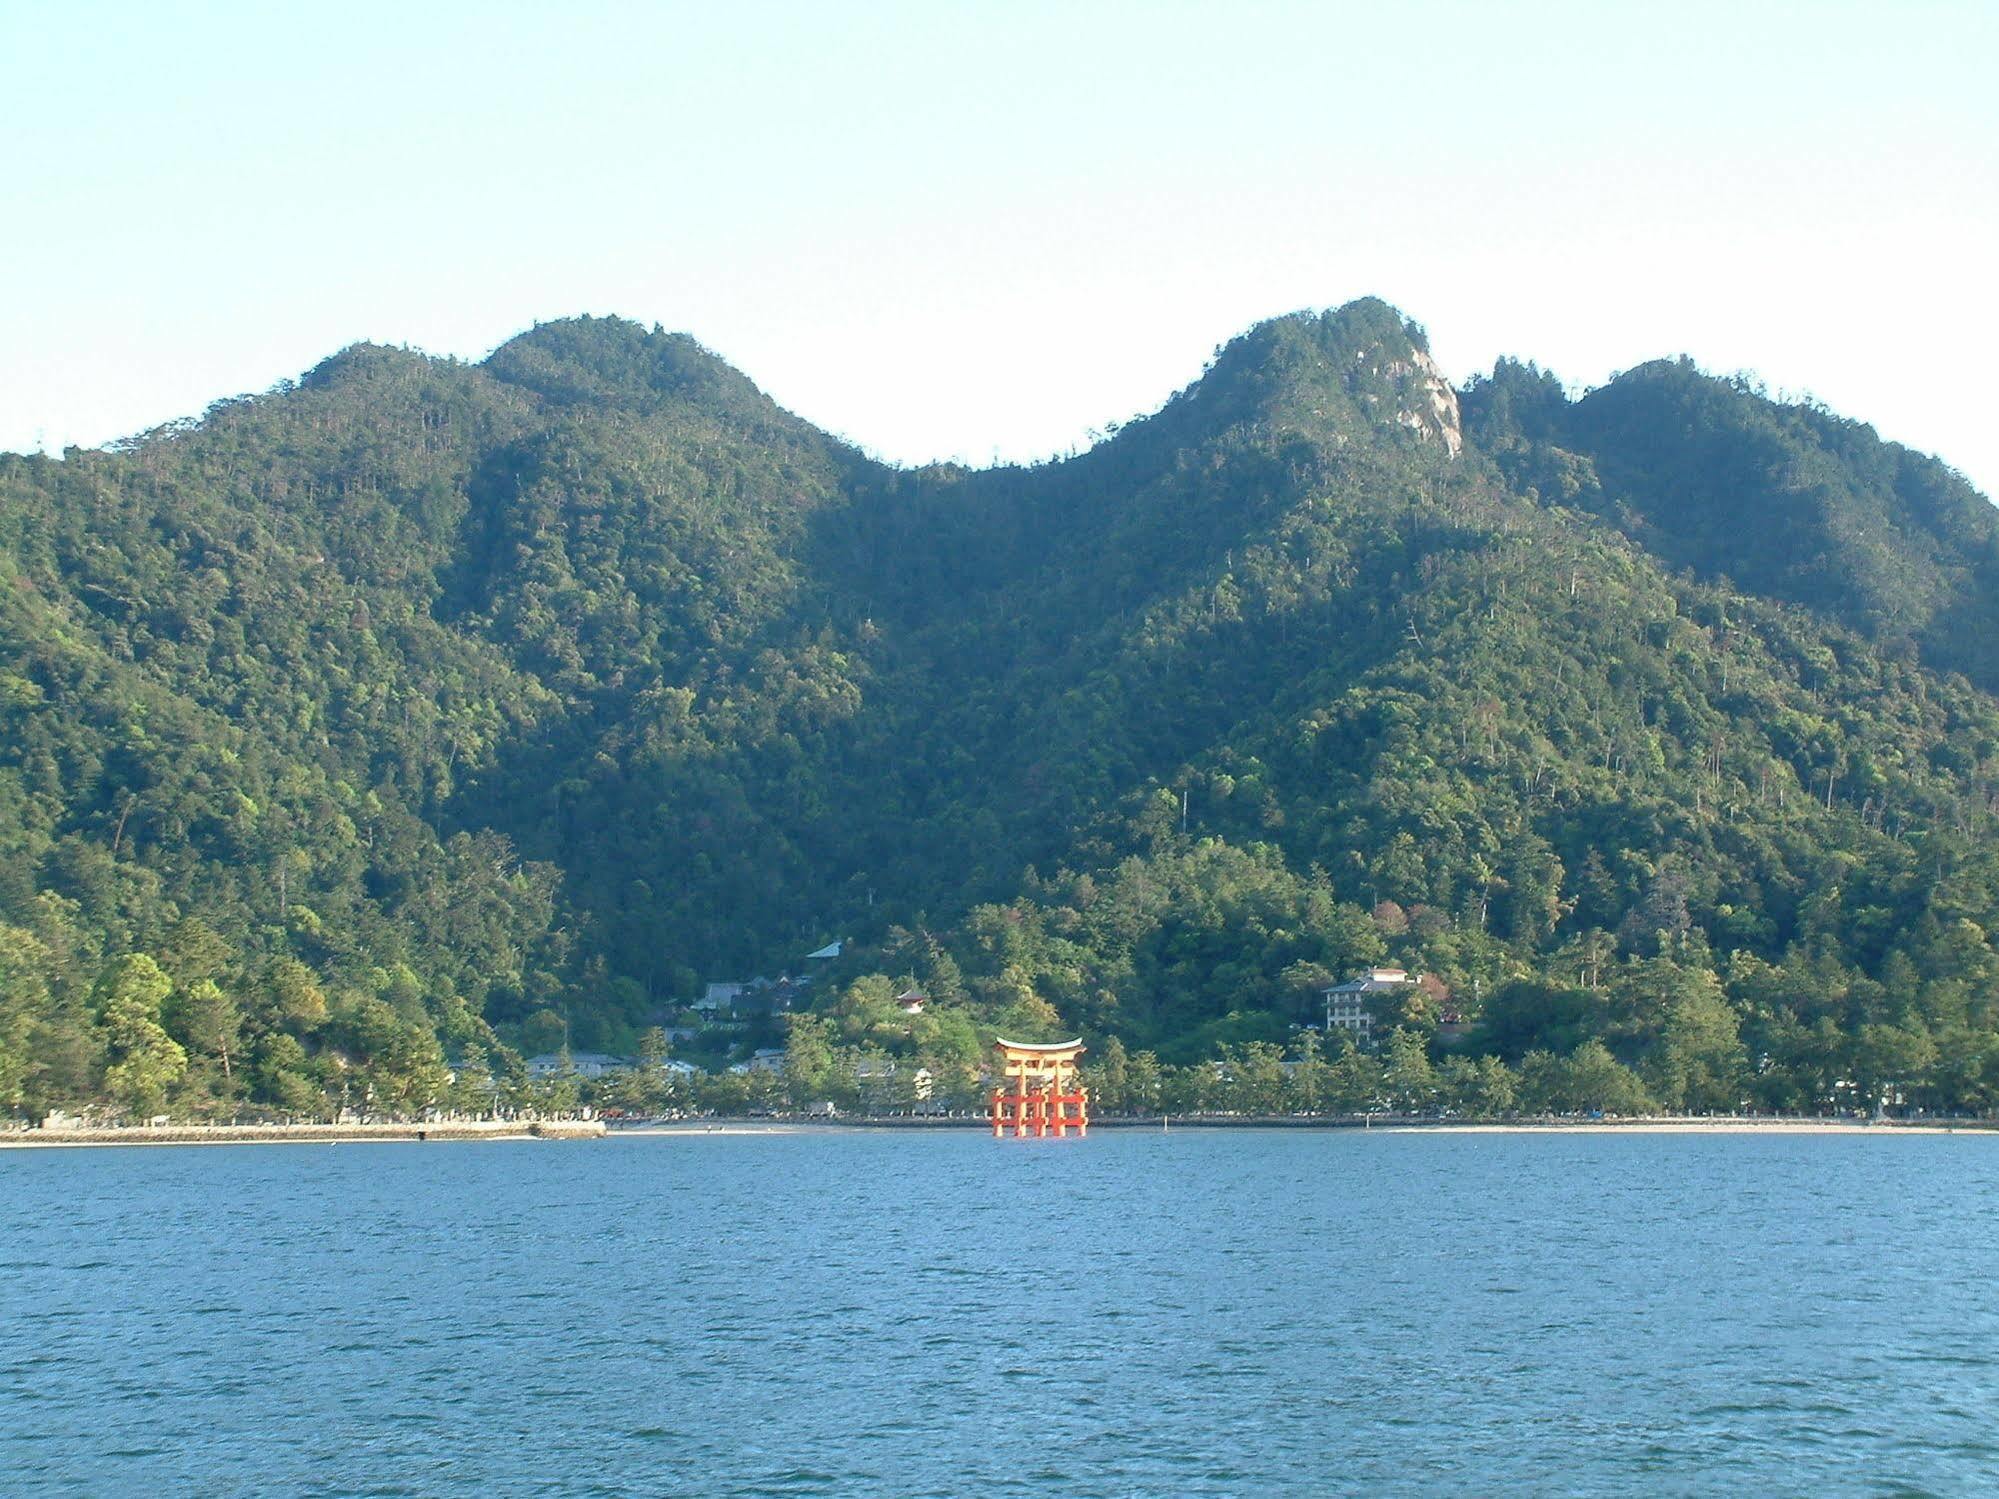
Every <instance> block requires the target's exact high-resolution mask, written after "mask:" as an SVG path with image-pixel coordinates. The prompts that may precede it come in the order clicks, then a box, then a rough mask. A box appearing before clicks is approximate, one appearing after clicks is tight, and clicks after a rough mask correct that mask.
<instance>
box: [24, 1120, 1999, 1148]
mask: <svg viewBox="0 0 1999 1499" xmlns="http://www.w3.org/2000/svg"><path fill="white" fill-rule="evenodd" d="M1090 1128H1091V1129H1092V1130H1118V1131H1125V1130H1155V1131H1162V1132H1171V1131H1174V1130H1353V1131H1359V1132H1362V1133H1367V1134H1375V1133H1383V1132H1386V1133H1394V1134H1444V1135H1606V1134H1636V1135H1754V1134H1764V1135H1773V1134H1774V1135H1883V1134H1898V1135H1977V1134H1986V1135H1999V1120H1988V1119H1955V1120H1949V1119H1921V1120H1900V1119H1781V1118H1754V1117H1736V1118H1728V1117H1721V1118H1705V1117H1660V1118H1634V1119H1516V1120H1503V1121H1477V1120H1462V1121H1460V1120H1437V1119H1385V1118H1380V1117H1375V1116H1368V1117H1340V1118H1313V1117H1297V1116H1291V1115H1273V1116H1266V1117H1225V1116H1222V1117H1203V1116H1199V1115H1195V1116H1189V1117H1187V1118H1185V1119H1179V1118H1174V1117H1172V1116H1170V1115H1169V1116H1167V1117H1166V1118H1165V1119H1164V1120H1162V1119H1160V1118H1158V1117H1153V1118H1149V1119H1141V1118H1114V1119H1093V1120H1091V1121H1090ZM990 1129H991V1126H990V1125H989V1124H987V1122H986V1121H985V1120H983V1119H976V1118H969V1119H926V1118H885V1119H830V1120H829V1119H745V1118H720V1119H712V1120H701V1119H690V1120H676V1121H669V1122H663V1123H657V1124H641V1125H631V1126H626V1127H621V1128H617V1129H611V1128H608V1127H607V1126H606V1125H605V1123H604V1121H603V1120H601V1119H542V1120H533V1121H521V1120H513V1119H505V1120H487V1119H476V1120H451V1121H447V1122H444V1123H440V1124H186V1125H165V1126H159V1127H154V1126H150V1125H132V1126H110V1127H106V1128H100V1129H64V1130H46V1131H45V1130H39V1129H31V1130H10V1131H0V1151H7V1150H81V1149H102V1148H106V1147H124V1146H135V1145H143V1146H166V1145H313V1144H319V1145H349V1144H362V1143H367V1142H370V1141H376V1142H388V1143H397V1144H412V1145H414V1144H425V1143H429V1144H452V1143H467V1142H476V1141H498V1140H601V1139H660V1138H665V1137H681V1138H705V1137H724V1136H744V1135H830V1134H847V1133H854V1132H859V1131H866V1130H875V1131H886V1132H896V1131H912V1132H918V1133H930V1132H934V1131H945V1130H950V1131H965V1132H973V1133H979V1134H985V1133H989V1132H990ZM1005 1138H1008V1139H1011V1138H1014V1137H1013V1136H1011V1135H1008V1136H1006V1137H1005Z"/></svg>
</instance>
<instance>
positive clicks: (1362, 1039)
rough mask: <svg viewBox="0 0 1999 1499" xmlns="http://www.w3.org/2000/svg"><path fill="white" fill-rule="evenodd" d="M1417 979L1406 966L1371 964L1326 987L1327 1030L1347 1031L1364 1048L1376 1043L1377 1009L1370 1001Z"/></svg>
mask: <svg viewBox="0 0 1999 1499" xmlns="http://www.w3.org/2000/svg"><path fill="white" fill-rule="evenodd" d="M1415 982H1417V980H1416V979H1413V978H1411V977H1410V976H1409V972H1408V970H1407V969H1404V968H1370V969H1368V971H1367V972H1366V973H1363V974H1361V975H1360V976H1359V977H1358V978H1350V979H1348V980H1347V981H1346V982H1345V983H1344V984H1335V985H1333V986H1332V988H1330V989H1328V990H1326V991H1325V996H1324V997H1325V1001H1326V1034H1327V1035H1329V1036H1330V1035H1331V1034H1332V1033H1333V1032H1334V1031H1335V1030H1342V1031H1345V1032H1346V1033H1347V1034H1348V1035H1350V1036H1352V1037H1353V1040H1354V1045H1356V1046H1358V1047H1360V1048H1361V1049H1362V1050H1363V1051H1365V1050H1366V1049H1367V1048H1368V1047H1370V1046H1372V1045H1373V1044H1374V1012H1373V1010H1372V1008H1371V1001H1372V1000H1373V999H1374V997H1375V996H1376V995H1378V994H1386V993H1388V992H1389V991H1391V990H1395V989H1406V988H1407V987H1408V986H1409V985H1411V984H1413V983H1415Z"/></svg>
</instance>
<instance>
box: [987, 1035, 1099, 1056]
mask: <svg viewBox="0 0 1999 1499" xmlns="http://www.w3.org/2000/svg"><path fill="white" fill-rule="evenodd" d="M993 1045H995V1046H997V1047H1000V1048H1002V1049H1003V1050H1006V1051H1026V1052H1033V1053H1035V1054H1036V1055H1038V1056H1053V1055H1055V1054H1056V1053H1058V1052H1078V1051H1081V1050H1082V1049H1083V1038H1082V1037H1081V1036H1078V1037H1077V1038H1076V1039H1075V1040H1073V1041H1009V1040H1007V1038H1006V1037H1004V1036H995V1037H993Z"/></svg>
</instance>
